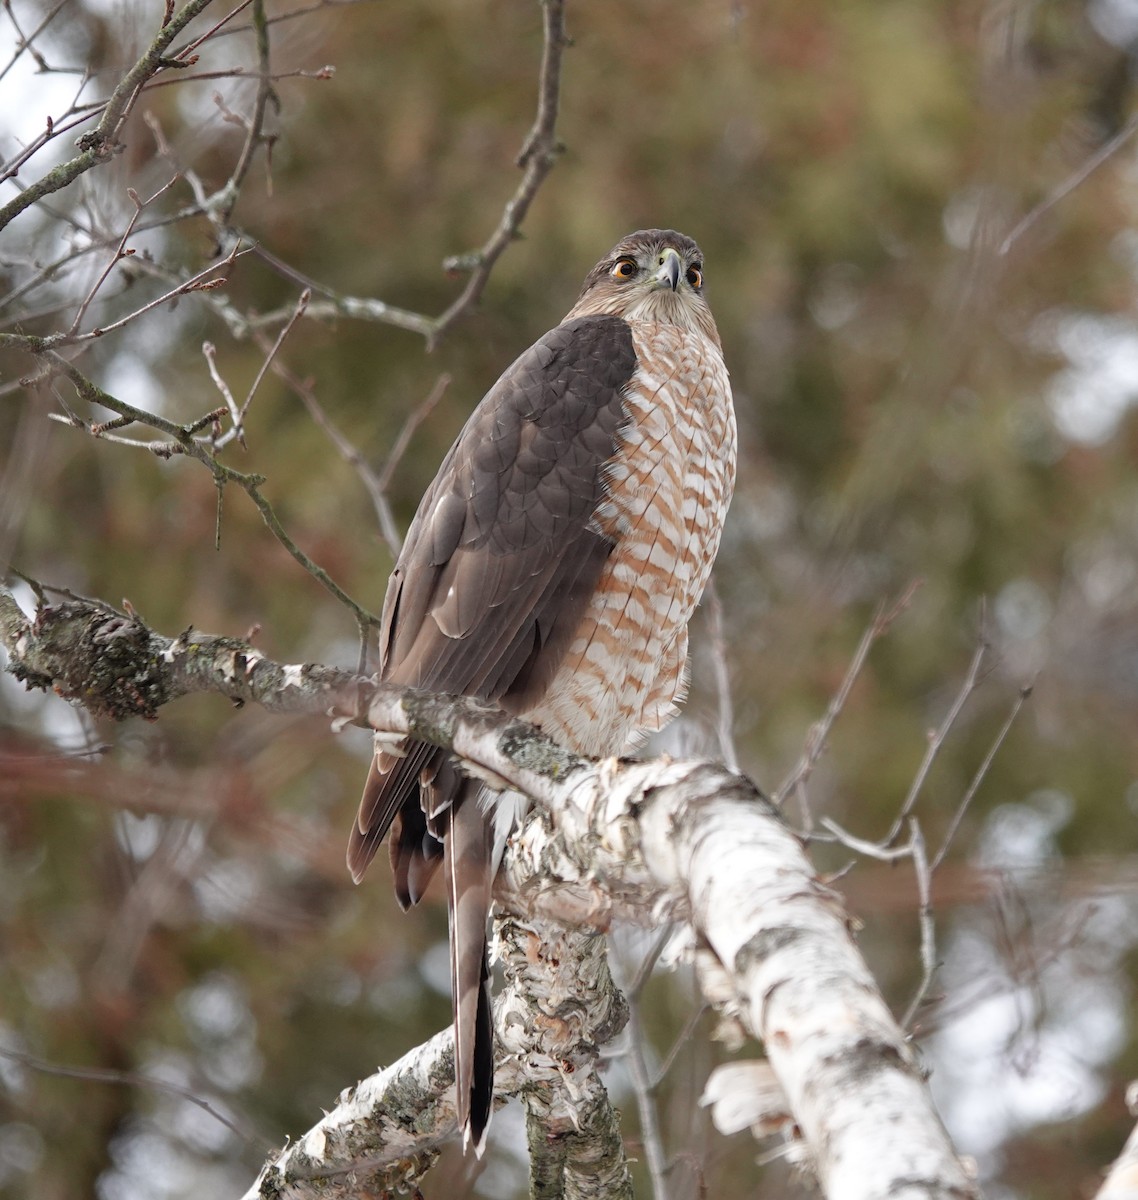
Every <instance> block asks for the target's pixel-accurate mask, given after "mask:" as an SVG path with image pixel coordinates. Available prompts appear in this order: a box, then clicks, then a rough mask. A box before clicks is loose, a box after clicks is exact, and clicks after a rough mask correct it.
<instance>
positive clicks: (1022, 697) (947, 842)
mask: <svg viewBox="0 0 1138 1200" xmlns="http://www.w3.org/2000/svg"><path fill="white" fill-rule="evenodd" d="M1031 691H1032V684H1028V685H1027V686H1026V687H1024V688H1021V689H1020V693H1019V695H1018V696H1017V697H1016V701H1015V703H1014V704H1013V705H1012V709H1011V712H1009V713H1008V715H1007V719H1006V720H1005V721H1004V723H1003V725H1002V726H1001V727H1000V732H999V733H997V734H996V737H995V740H994V741H993V742H992V745H991V747H990V748H989V750H988V753H987V754H986V755H985V756H984V761H983V762H982V763H981V764H980V766H979V768H978V769H977V771H976V774H975V775H974V776H973V777H972V782H971V783H970V784H969V785H968V788H967V790H966V791H965V793H964V795H963V796H962V797H961V800H960V803H959V804H958V805H957V807H956V812H955V813H954V814H953V817H952V820H951V822H950V823H949V826H948V832H947V833H946V834H945V835H944V841H943V842H942V843H941V847H940V849H939V850H938V851H937V852H936V857H935V858H934V859H933V861H932V866H931V867H930V870H932V871H935V870H936V869H937V867H939V866H940V864H941V863H942V862H944V856H945V855H946V854H947V853H948V848H949V846H951V845H952V842H953V839H954V838H955V837H956V834H957V831H958V830H959V829H960V823H961V821H963V820H964V814H965V813H966V812H967V811H968V806H969V805H970V804H971V803H972V799H973V797H974V796H975V795H976V793H977V791H979V789H980V784H981V783H983V781H984V778H985V776H986V775H987V774H988V770H989V768H990V767H991V765H992V761H993V759H995V757H996V755H997V754H998V753H999V751H1000V747H1001V746H1002V745H1003V744H1004V741H1005V740H1006V739H1007V736H1008V734H1009V733H1010V732H1011V728H1012V726H1013V725H1014V724H1015V721H1016V718H1017V717H1018V716H1019V713H1020V709H1021V708H1023V706H1024V704H1025V703H1026V702H1027V699H1028V697H1029V696H1030V695H1031Z"/></svg>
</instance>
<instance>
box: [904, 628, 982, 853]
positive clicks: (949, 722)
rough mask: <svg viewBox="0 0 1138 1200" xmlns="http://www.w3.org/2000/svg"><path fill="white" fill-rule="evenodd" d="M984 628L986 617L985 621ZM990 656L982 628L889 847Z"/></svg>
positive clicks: (911, 789) (926, 752)
mask: <svg viewBox="0 0 1138 1200" xmlns="http://www.w3.org/2000/svg"><path fill="white" fill-rule="evenodd" d="M982 625H983V618H981V626H982ZM987 653H988V641H987V638H986V637H985V636H984V634H983V631H982V629H981V636H980V641H979V642H978V643H977V646H976V650H975V653H974V654H973V655H972V661H971V662H970V663H969V664H968V674H967V675H966V676H965V677H964V682H963V683H962V684H961V685H960V690H959V691H958V692H957V694H956V699H955V700H953V702H952V705H951V707H950V708H949V710H948V712H947V713H946V714H945V718H944V720H943V721H941V723H940V725H939V726H938V728H937V729H935V730H934V731H932V732H931V733H930V735H929V744H928V746H927V747H926V749H925V756H924V758H922V759H921V765H920V766H919V767H918V768H917V773H916V775H914V776H913V782H912V783H911V784H910V785H909V793H908V795H907V796H906V797H905V800H904V803H903V804H902V805H901V809H900V811H899V812H898V813H897V816H896V818H895V819H894V821H893V825H892V827H891V828H890V830H889V832H888V833H887V834H886V836H885V845H887V846H890V845H892V844H893V842H894V841H896V839H897V835H898V834H899V833H900V832H901V828H902V826H903V825H904V823H905V821H906V819H907V818H908V816H909V814H910V813H911V812H912V811H913V805H914V804H916V802H917V797H918V796H919V795H920V793H921V788H922V787H924V785H925V780H926V779H927V778H928V775H929V771H930V770H931V769H932V765H933V763H934V762H935V761H936V756H937V755H938V754H939V753H940V750H941V747H942V746H943V745H944V742H945V738H947V737H948V734H949V731H950V730H951V729H952V727H953V725H955V724H956V719H957V717H959V716H960V713H961V710H962V709H963V708H964V705H965V704H966V703H967V702H968V697H969V696H971V695H972V693H973V692H974V691H975V690H976V689H977V687H979V685H980V667H981V666H982V665H983V662H984V658H985V656H986V655H987Z"/></svg>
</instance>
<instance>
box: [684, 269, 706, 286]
mask: <svg viewBox="0 0 1138 1200" xmlns="http://www.w3.org/2000/svg"><path fill="white" fill-rule="evenodd" d="M687 281H688V283H690V284H691V285H692V287H693V288H695V290H696V291H697V292H698V291H699V289H700V288H701V287H703V272H702V271H701V270H700V269H699V267H688V273H687Z"/></svg>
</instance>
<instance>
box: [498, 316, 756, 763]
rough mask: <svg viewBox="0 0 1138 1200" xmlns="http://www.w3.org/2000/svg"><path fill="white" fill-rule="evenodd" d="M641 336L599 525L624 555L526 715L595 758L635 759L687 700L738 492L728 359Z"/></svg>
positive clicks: (693, 342) (611, 562) (660, 327)
mask: <svg viewBox="0 0 1138 1200" xmlns="http://www.w3.org/2000/svg"><path fill="white" fill-rule="evenodd" d="M631 325H632V334H633V343H634V346H635V350H636V356H637V368H636V371H635V372H634V374H633V377H632V380H631V382H630V383H629V385H628V386H627V388H626V389H625V397H624V399H625V407H626V412H627V421H626V422H625V424H624V425H623V426H622V429H621V433H620V436H619V439H618V443H617V450H616V454H615V456H614V458H613V460H612V462H611V463H610V464H609V466H608V467H607V470H606V478H607V488H606V492H605V495H604V497H603V499H602V502H601V503H600V505H599V506H598V508H597V509H596V511H595V513H594V516H593V523H594V525H595V527H596V528H597V529H598V530H599V531H600V532H602V533H603V534H604V535H605V536H606V537H608V538H610V539H612V541H613V542H614V543H615V545H614V548H613V551H612V553H611V554H610V555H609V558H608V560H607V562H606V564H605V566H604V568H603V570H602V573H601V576H600V580H599V583H598V585H597V587H596V589H595V592H594V594H593V597H592V599H591V601H590V603H589V605H588V607H587V609H586V611H585V612H584V615H583V616H582V617H581V618H580V620H579V621H578V624H577V627H576V630H575V632H574V634H573V636H572V638H571V639H570V641H569V645H568V648H567V650H566V652H565V655H564V658H563V659H562V661H561V663H560V666H559V667H558V669H557V671H556V674H555V675H554V677H553V679H552V680H551V682H550V685H549V687H548V688H547V689H546V691H545V695H544V696H543V697H542V699H541V700H540V702H538V703H537V704H535V705H534V706H533V707H532V708H530V709H529V710H527V711H525V712H524V713H522V714H521V715H523V716H525V717H526V718H527V719H528V720H531V721H533V722H535V723H536V724H539V725H541V726H542V728H543V729H544V730H545V732H546V733H548V734H549V735H550V736H551V737H553V738H555V739H556V740H558V741H560V742H563V743H564V744H566V745H568V746H570V747H572V748H573V749H575V750H577V751H578V752H579V753H582V754H589V755H594V756H596V755H604V754H614V753H619V752H621V751H622V750H625V749H627V748H629V747H631V746H632V745H634V744H635V743H636V742H637V741H638V740H640V738H642V737H643V736H644V735H646V734H648V733H650V732H653V731H655V730H657V729H659V728H661V727H662V726H663V725H664V724H665V723H666V722H667V721H668V720H669V719H670V718H671V717H672V716H673V715H674V713H675V711H676V706H677V704H678V703H680V702H681V701H682V700H683V695H684V691H685V690H686V676H687V626H688V622H689V620H690V619H691V616H692V613H693V612H694V611H695V607H696V605H697V604H698V603H699V600H700V597H701V596H702V594H703V590H704V588H705V586H706V585H707V581H708V578H709V576H710V574H711V567H712V564H713V563H714V561H715V555H716V553H717V551H718V549H719V540H720V536H721V534H722V531H723V521H724V518H725V516H726V513H727V508H728V505H729V504H730V501H731V494H732V491H733V489H734V484H735V461H736V440H737V439H736V428H735V413H734V409H733V407H732V403H731V386H730V382H729V379H728V375H727V368H726V367H725V365H724V363H723V356H722V353H721V352H720V349H719V347H718V345H717V344H716V343H715V342H713V341H712V340H711V339H709V338H706V337H701V336H693V334H692V331H691V330H690V329H681V328H678V327H677V326H675V325H671V324H656V323H652V322H641V321H637V322H631Z"/></svg>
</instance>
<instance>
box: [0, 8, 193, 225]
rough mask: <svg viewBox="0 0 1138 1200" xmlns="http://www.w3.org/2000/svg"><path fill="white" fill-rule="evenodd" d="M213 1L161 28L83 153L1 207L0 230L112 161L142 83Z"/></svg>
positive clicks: (86, 139)
mask: <svg viewBox="0 0 1138 1200" xmlns="http://www.w3.org/2000/svg"><path fill="white" fill-rule="evenodd" d="M212 2H213V0H189V2H188V3H187V4H186V5H185V6H184V7H183V8H182V10H181V12H179V13H177V14H176V15H175V16H174V17H172V18H171V19H170V20H169V21H168V22H167V23H166V24H165V25H164V26H163V27H162V29H161V30H159V32H158V34H157V36H156V37H155V38H154V40H153V41H152V42H151V43H150V46H149V47H148V48H147V49H146V51H145V53H144V54H143V55H142V57H141V58H139V60H138V61H137V62H136V63H135V64H134V66H133V67H131V69H130V70H129V71H128V72H127V73H126V74H125V75H124V76H123V77H122V79H121V80H120V81H119V84H118V87H116V88H115V90H114V92H112V93H111V96H110V99H108V101H107V105H106V107H105V108H104V109H103V115H102V117H101V118H100V119H99V123H98V125H97V126H96V127H95V128H94V129H93V130H92V131H91V132H90V133H88V134H85V135H84V136H83V137H82V138H80V139H79V151H80V152H79V154H77V155H76V156H75V157H74V158H72V159H70V160H68V161H67V162H65V163H61V164H60V165H59V166H57V167H55V168H53V169H52V170H51V171H49V172H48V173H47V174H46V175H44V176H42V178H40V179H39V180H38V181H37V182H36V183H34V184H32V186H31V187H28V188H25V189H24V190H23V191H21V192H20V193H19V194H18V195H17V196H15V197H13V199H11V200H10V201H9V202H8V203H7V204H5V205H4V206H3V207H0V230H2V229H4V228H5V227H6V226H7V225H8V224H9V223H10V222H11V221H12V220H13V219H14V218H16V217H17V216H19V214H20V213H22V212H23V211H24V210H25V209H26V208H30V207H31V206H32V205H33V204H35V203H36V201H38V200H42V199H43V198H44V197H45V196H50V195H51V194H52V193H53V192H58V191H59V190H60V189H61V188H65V187H67V185H68V184H70V183H72V182H74V180H76V179H78V177H79V176H80V175H82V174H83V173H84V172H85V171H89V170H90V169H91V168H92V167H96V166H99V165H101V164H102V163H107V162H110V161H111V159H112V158H113V157H114V155H115V152H116V150H117V147H118V134H119V131H120V130H121V129H122V126H123V122H124V121H125V120H126V118H127V117H128V116H129V114H130V111H131V108H132V107H133V105H134V102H135V100H136V98H137V96H138V93H139V90H140V89H141V87H142V85H143V84H144V83H145V82H146V81H147V80H148V79H150V78H151V77H152V76H153V75H155V74H157V72H159V71H160V70H162V69H163V68H164V67H166V66H168V65H169V60H167V59H166V58H165V57H164V56H165V52H166V50H167V48H168V47H169V45H170V43H171V42H172V41H173V40H174V38H176V37H177V36H178V34H179V33H181V32H182V30H183V29H185V27H186V26H187V25H189V23H190V22H191V21H192V20H193V19H194V18H195V17H197V16H199V15H200V14H201V13H203V12H204V11H205V10H206V9H207V8H208V7H209V5H210V4H211V3H212Z"/></svg>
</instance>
